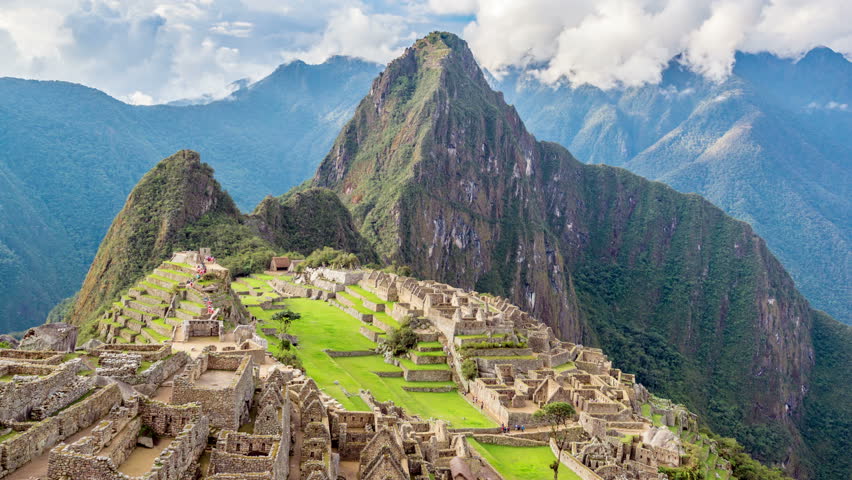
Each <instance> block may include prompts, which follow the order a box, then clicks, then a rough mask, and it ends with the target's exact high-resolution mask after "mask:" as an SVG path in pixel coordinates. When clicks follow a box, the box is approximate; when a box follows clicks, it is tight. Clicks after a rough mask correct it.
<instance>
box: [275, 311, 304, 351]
mask: <svg viewBox="0 0 852 480" xmlns="http://www.w3.org/2000/svg"><path fill="white" fill-rule="evenodd" d="M300 318H302V315H301V314H300V313H296V312H294V311H292V310H282V311H280V312H278V313H276V314H275V315H273V316H272V320H273V321H274V322H275V323H276V324H277V328H278V341H279V342H280V343H279V346H280V347H281V350H282V351H284V350H290V340H289V339H288V338H287V331H288V330H290V325H291V324H292V323H293V321H294V320H298V319H300Z"/></svg>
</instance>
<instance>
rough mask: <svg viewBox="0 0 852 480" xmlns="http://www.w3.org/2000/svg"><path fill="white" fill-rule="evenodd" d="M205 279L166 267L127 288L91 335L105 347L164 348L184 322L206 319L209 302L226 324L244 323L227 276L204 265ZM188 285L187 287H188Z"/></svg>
mask: <svg viewBox="0 0 852 480" xmlns="http://www.w3.org/2000/svg"><path fill="white" fill-rule="evenodd" d="M208 268H210V273H209V274H208V275H205V276H204V277H202V278H196V275H197V273H196V268H195V267H193V266H192V265H189V264H186V263H180V262H172V261H166V262H163V263H162V264H161V265H160V266H159V267H158V268H156V269H154V270H153V271H152V272H151V273H150V274H148V275H146V276H145V277H144V278H143V279H142V280H140V281H138V282H136V284H134V285H133V286H132V287H130V288H129V289H128V290H127V291H126V292H125V293H124V294H123V295H121V297H120V298H119V300H117V301H115V302H113V304H112V307H111V308H110V309H109V310H108V311H107V312H106V314H104V316H103V317H102V318H100V319H98V321H97V322H96V323H94V324H90V326H89V328H90V331H84V335H85V337H84V338H88V336H90V335H94V336H96V337H97V338H99V339H101V340H103V341H104V342H106V343H142V344H147V343H163V342H166V341H171V340H174V339H175V338H176V336H177V335H178V334H179V333H180V328H181V325H182V323H183V322H184V321H185V320H199V319H202V318H208V317H209V316H210V315H209V313H208V301H209V302H211V303H210V307H212V309H213V310H215V311H217V312H218V313H221V315H222V318H226V319H228V322H229V323H230V324H234V323H236V321H238V320H239V319H241V318H244V317H245V314H244V312H245V311H244V309H242V305H241V304H240V303H239V302H238V301H236V300H235V298H236V297H235V296H234V294H233V291H232V290H231V286H230V284H231V282H230V277H229V274H228V271H227V270H225V269H223V268H221V267H220V266H219V265H215V264H213V265H209V267H208ZM190 282H191V283H192V286H190V285H189V283H190Z"/></svg>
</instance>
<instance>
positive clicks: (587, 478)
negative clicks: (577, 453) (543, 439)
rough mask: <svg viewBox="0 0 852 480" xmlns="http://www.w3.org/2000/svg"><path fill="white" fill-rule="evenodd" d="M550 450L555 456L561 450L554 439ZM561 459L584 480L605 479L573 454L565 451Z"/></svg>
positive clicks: (563, 463)
mask: <svg viewBox="0 0 852 480" xmlns="http://www.w3.org/2000/svg"><path fill="white" fill-rule="evenodd" d="M550 450H551V451H552V452H553V455H554V456H556V455H557V452H558V451H559V450H558V449H557V448H556V442H555V441H554V440H551V441H550ZM559 461H560V462H561V463H562V465H564V466H566V467H568V468H569V469H570V470H571V471H573V472H574V473H575V474H577V476H578V477H580V478H581V479H582V480H603V479H602V478H601V477H600V476H599V475H598V474H596V473H595V472H593V471H592V470H591V469H589V467H587V466H585V465H583V464H582V463H580V461H579V460H577V459H576V458H574V457H573V456H571V455H570V454H569V453H568V452H565V451H563V452H562V456H561V457H560V458H559Z"/></svg>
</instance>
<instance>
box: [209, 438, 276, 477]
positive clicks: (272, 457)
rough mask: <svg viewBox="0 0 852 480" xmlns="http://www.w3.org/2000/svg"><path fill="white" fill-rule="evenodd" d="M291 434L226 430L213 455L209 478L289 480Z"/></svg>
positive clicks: (219, 439)
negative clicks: (263, 433) (260, 433)
mask: <svg viewBox="0 0 852 480" xmlns="http://www.w3.org/2000/svg"><path fill="white" fill-rule="evenodd" d="M289 443H290V442H289V436H280V435H253V434H248V433H237V432H232V431H227V430H225V431H222V432H220V433H219V437H218V440H217V442H216V448H214V449H213V452H212V454H211V455H210V465H209V467H208V470H207V478H211V479H223V478H232V477H237V478H251V476H254V475H257V476H258V478H265V479H268V480H287V476H288V473H289V471H288V469H289V465H290V463H289V455H290V445H289Z"/></svg>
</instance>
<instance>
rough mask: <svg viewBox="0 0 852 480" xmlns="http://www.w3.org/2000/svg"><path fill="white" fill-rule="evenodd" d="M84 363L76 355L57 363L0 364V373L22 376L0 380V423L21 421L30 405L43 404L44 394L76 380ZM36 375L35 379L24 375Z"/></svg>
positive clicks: (32, 406) (28, 412) (45, 398)
mask: <svg viewBox="0 0 852 480" xmlns="http://www.w3.org/2000/svg"><path fill="white" fill-rule="evenodd" d="M83 368H84V367H83V362H82V361H81V360H80V359H79V358H75V359H73V360H70V361H68V362H65V363H63V364H62V365H59V366H48V365H27V364H7V365H0V375H21V376H22V378H15V377H12V380H11V381H9V382H0V422H9V421H23V420H26V419H27V418H29V416H30V412H31V411H32V410H33V408H35V407H38V406H39V405H41V404H43V403H44V402H45V400H47V397H48V396H50V395H51V394H52V393H54V392H56V391H57V390H61V389H62V388H63V387H64V386H65V385H70V384H72V383H73V382H74V381H75V380H76V379H77V371H78V370H82V369H83ZM24 375H27V376H29V375H38V376H39V377H38V378H23V376H24Z"/></svg>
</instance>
